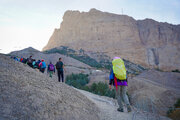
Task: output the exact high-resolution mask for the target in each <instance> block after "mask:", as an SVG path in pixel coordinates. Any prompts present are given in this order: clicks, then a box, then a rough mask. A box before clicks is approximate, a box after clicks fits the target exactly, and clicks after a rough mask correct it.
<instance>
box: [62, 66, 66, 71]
mask: <svg viewBox="0 0 180 120" xmlns="http://www.w3.org/2000/svg"><path fill="white" fill-rule="evenodd" d="M62 67H63V70H64V72H66V70H65V68H64V64H63V66H62Z"/></svg>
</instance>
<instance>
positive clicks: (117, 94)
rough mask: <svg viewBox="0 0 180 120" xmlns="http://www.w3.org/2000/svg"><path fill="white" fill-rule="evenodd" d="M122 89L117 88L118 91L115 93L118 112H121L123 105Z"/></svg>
mask: <svg viewBox="0 0 180 120" xmlns="http://www.w3.org/2000/svg"><path fill="white" fill-rule="evenodd" d="M121 91H122V88H121V86H118V90H117V91H116V97H117V102H118V105H119V108H118V109H117V110H118V111H120V112H123V104H122V93H121Z"/></svg>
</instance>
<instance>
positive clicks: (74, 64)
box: [10, 47, 91, 75]
mask: <svg viewBox="0 0 180 120" xmlns="http://www.w3.org/2000/svg"><path fill="white" fill-rule="evenodd" d="M10 55H12V56H18V57H21V56H22V57H24V58H28V57H29V56H30V55H32V58H33V59H36V60H39V59H40V60H41V59H44V60H45V62H46V65H48V64H49V63H50V61H51V62H52V63H53V64H56V62H57V61H58V60H59V58H60V57H61V58H62V61H63V63H64V64H65V69H66V73H65V74H66V75H68V74H71V73H81V72H83V73H86V74H89V73H90V69H91V67H90V66H88V65H86V64H84V63H82V62H80V61H78V60H76V59H73V58H71V57H68V56H65V55H62V54H58V53H53V54H44V53H42V52H40V51H38V50H35V49H34V48H31V47H30V48H26V49H23V50H20V51H14V52H11V53H10Z"/></svg>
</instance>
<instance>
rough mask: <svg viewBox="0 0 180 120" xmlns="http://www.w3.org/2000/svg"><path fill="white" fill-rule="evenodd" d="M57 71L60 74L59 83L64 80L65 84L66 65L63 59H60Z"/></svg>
mask: <svg viewBox="0 0 180 120" xmlns="http://www.w3.org/2000/svg"><path fill="white" fill-rule="evenodd" d="M56 69H57V73H58V81H59V82H60V79H62V82H64V73H63V72H64V70H65V69H64V64H63V62H62V58H59V61H58V62H57V63H56Z"/></svg>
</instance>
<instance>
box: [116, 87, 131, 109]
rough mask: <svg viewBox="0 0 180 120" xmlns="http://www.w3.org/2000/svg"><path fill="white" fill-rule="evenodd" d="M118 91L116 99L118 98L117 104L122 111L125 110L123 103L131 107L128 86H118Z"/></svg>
mask: <svg viewBox="0 0 180 120" xmlns="http://www.w3.org/2000/svg"><path fill="white" fill-rule="evenodd" d="M117 87H118V90H117V91H116V97H117V102H118V105H119V108H120V109H123V102H124V103H125V104H126V105H127V106H129V105H130V104H129V99H128V96H127V94H126V92H127V86H117Z"/></svg>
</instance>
